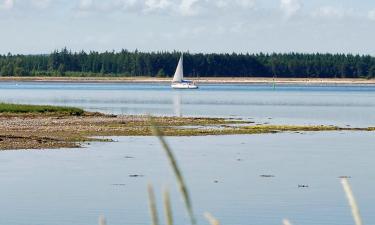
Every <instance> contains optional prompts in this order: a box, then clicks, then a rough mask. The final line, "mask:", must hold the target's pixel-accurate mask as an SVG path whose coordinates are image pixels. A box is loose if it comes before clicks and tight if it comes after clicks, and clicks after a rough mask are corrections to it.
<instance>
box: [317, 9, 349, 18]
mask: <svg viewBox="0 0 375 225" xmlns="http://www.w3.org/2000/svg"><path fill="white" fill-rule="evenodd" d="M312 15H313V16H314V17H317V18H338V19H341V18H343V17H346V16H350V15H354V12H353V10H351V9H344V8H337V7H333V6H323V7H320V8H319V9H318V10H316V11H314V12H313V13H312Z"/></svg>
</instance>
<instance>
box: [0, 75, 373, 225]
mask: <svg viewBox="0 0 375 225" xmlns="http://www.w3.org/2000/svg"><path fill="white" fill-rule="evenodd" d="M0 101H6V102H14V103H28V104H53V105H75V106H79V107H83V108H85V109H87V110H91V111H101V112H108V113H116V114H145V113H151V114H157V115H189V116H211V117H212V116H224V117H240V118H245V119H250V118H251V120H255V121H256V122H268V123H277V124H279V123H282V124H334V125H341V126H346V125H350V126H374V125H375V87H374V86H279V87H276V90H273V89H272V87H270V86H267V85H238V86H233V85H207V86H201V88H200V89H199V90H197V91H176V90H171V89H170V88H169V87H168V86H167V85H148V84H147V85H146V84H132V85H129V84H84V83H79V84H70V83H69V84H64V83H22V82H21V83H12V82H9V83H0ZM374 137H375V133H374V132H319V133H302V134H298V133H280V134H261V135H233V136H208V137H174V138H168V141H169V143H170V144H171V145H172V146H173V149H174V151H175V153H176V156H177V158H178V161H179V163H180V167H181V168H182V169H183V172H184V175H185V177H186V180H187V183H188V186H189V188H190V192H191V194H192V198H193V205H194V208H195V212H196V215H197V217H198V219H199V222H200V224H206V223H204V222H203V218H202V214H203V212H205V211H209V212H211V213H213V214H214V215H215V216H217V217H218V218H219V219H220V220H221V221H222V224H231V225H244V224H255V225H272V224H275V225H276V224H281V220H282V219H283V218H285V217H287V218H289V219H291V221H292V222H293V223H294V224H300V225H316V224H322V225H349V224H353V222H352V218H351V214H350V210H349V208H348V206H347V202H346V199H345V196H344V193H343V191H342V188H341V185H340V180H339V179H338V178H337V177H338V176H342V175H346V176H351V177H352V178H351V179H350V182H351V184H352V186H353V190H354V193H355V195H356V197H357V200H358V203H359V205H360V207H361V213H362V215H363V219H364V222H365V224H375V214H374V213H373V209H374V207H375V194H373V190H375V174H374V173H373V171H374V164H373V159H374V158H375V147H374V146H375V145H374V144H375V142H374ZM115 139H116V140H117V142H113V143H91V144H90V145H87V146H86V148H84V149H60V150H28V151H3V152H0V181H1V185H0V199H1V204H0V224H7V225H68V224H69V225H70V224H75V225H87V224H97V219H98V216H99V215H101V214H104V215H105V216H106V217H107V219H108V224H109V225H111V224H113V225H116V224H134V225H136V224H149V223H150V219H149V214H148V206H147V195H146V186H147V183H148V182H152V183H153V184H154V185H155V188H156V191H157V195H158V204H159V206H161V198H160V197H161V192H162V189H163V186H167V187H169V189H170V190H171V192H172V201H173V202H172V205H173V207H174V213H175V217H176V218H175V219H176V221H177V222H178V223H176V224H188V220H187V219H186V215H185V212H184V210H183V206H182V203H181V198H180V197H179V196H178V193H177V191H176V184H175V180H174V178H173V174H172V173H171V170H170V168H169V164H168V162H167V160H166V158H165V155H164V153H163V150H162V149H161V148H160V145H159V143H158V141H157V140H156V138H154V137H115ZM135 174H137V175H143V176H140V177H129V175H135ZM263 174H265V175H274V176H275V177H272V178H262V177H260V175H263ZM215 181H217V183H216V182H215ZM299 184H303V185H309V188H298V185H299ZM162 219H163V217H162Z"/></svg>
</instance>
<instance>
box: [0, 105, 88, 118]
mask: <svg viewBox="0 0 375 225" xmlns="http://www.w3.org/2000/svg"><path fill="white" fill-rule="evenodd" d="M0 113H57V114H66V115H73V116H79V115H82V114H83V113H84V111H83V110H82V109H80V108H76V107H66V106H51V105H24V104H11V103H0Z"/></svg>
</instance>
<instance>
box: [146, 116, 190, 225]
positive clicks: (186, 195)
mask: <svg viewBox="0 0 375 225" xmlns="http://www.w3.org/2000/svg"><path fill="white" fill-rule="evenodd" d="M150 123H151V129H152V133H153V135H155V136H156V137H158V139H159V141H160V143H161V145H162V147H163V149H164V150H165V153H166V154H167V156H168V159H169V162H170V164H171V166H172V169H173V172H174V174H175V176H176V179H177V183H178V186H179V189H180V192H181V194H182V197H183V199H184V202H185V206H186V210H187V212H188V214H189V217H190V222H191V224H192V225H194V224H196V221H195V217H194V213H193V207H192V204H191V200H190V196H189V192H188V190H187V187H186V184H185V181H184V179H183V177H182V173H181V170H180V169H179V168H178V165H177V161H176V158H175V157H174V155H173V152H172V150H171V149H170V148H169V146H168V144H167V142H166V141H165V139H164V137H163V135H162V132H161V131H160V130H159V128H158V127H157V126H156V124H155V122H154V120H153V118H152V117H150Z"/></svg>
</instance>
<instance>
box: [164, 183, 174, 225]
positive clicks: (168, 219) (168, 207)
mask: <svg viewBox="0 0 375 225" xmlns="http://www.w3.org/2000/svg"><path fill="white" fill-rule="evenodd" d="M163 201H164V211H165V219H166V224H167V225H173V214H172V207H171V200H170V197H169V191H168V189H165V190H164V193H163Z"/></svg>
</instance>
